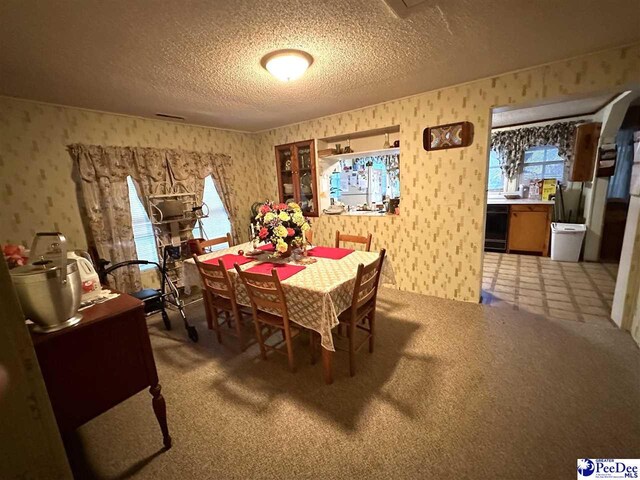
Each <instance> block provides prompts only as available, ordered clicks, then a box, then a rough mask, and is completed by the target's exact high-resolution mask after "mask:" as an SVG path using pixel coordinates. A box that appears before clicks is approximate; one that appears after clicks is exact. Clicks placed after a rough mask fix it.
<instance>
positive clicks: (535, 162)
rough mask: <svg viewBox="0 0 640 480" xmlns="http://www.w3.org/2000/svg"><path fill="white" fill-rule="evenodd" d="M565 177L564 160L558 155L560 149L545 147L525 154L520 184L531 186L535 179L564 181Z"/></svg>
mask: <svg viewBox="0 0 640 480" xmlns="http://www.w3.org/2000/svg"><path fill="white" fill-rule="evenodd" d="M563 175H564V160H563V159H562V157H560V156H559V155H558V147H555V146H553V145H544V146H542V147H533V148H530V149H529V150H527V151H525V152H524V162H523V164H522V173H521V174H520V183H522V184H524V185H529V182H530V181H531V180H535V179H540V180H542V179H550V178H555V179H556V180H562V178H563Z"/></svg>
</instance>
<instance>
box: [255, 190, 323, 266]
mask: <svg viewBox="0 0 640 480" xmlns="http://www.w3.org/2000/svg"><path fill="white" fill-rule="evenodd" d="M255 219H256V223H257V227H258V230H257V232H255V238H256V239H258V240H260V241H263V242H271V243H272V244H273V246H274V247H275V250H276V253H277V254H279V255H280V256H284V255H285V254H287V253H290V252H291V249H293V248H295V247H302V246H303V245H304V243H305V236H304V233H305V232H306V231H307V230H309V229H310V228H311V224H310V223H309V220H308V219H307V218H306V217H305V216H304V215H303V214H302V209H301V208H300V205H298V204H297V203H294V202H289V203H288V204H287V203H274V202H266V203H264V204H263V205H262V206H261V207H260V208H259V210H258V214H257V215H256V217H255Z"/></svg>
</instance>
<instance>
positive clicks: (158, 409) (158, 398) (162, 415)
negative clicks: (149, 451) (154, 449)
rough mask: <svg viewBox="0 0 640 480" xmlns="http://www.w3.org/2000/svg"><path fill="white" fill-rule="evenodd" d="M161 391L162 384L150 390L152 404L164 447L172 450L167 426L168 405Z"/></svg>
mask: <svg viewBox="0 0 640 480" xmlns="http://www.w3.org/2000/svg"><path fill="white" fill-rule="evenodd" d="M161 390H162V387H160V384H157V385H154V386H152V387H151V388H150V389H149V393H150V394H151V396H152V397H153V400H152V401H151V404H152V405H153V412H154V413H155V414H156V418H157V419H158V423H159V424H160V430H162V438H163V442H164V447H165V448H171V435H169V427H168V426H167V404H166V403H165V401H164V397H163V396H162V393H160V392H161Z"/></svg>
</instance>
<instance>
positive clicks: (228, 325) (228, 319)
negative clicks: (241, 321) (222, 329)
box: [224, 310, 231, 328]
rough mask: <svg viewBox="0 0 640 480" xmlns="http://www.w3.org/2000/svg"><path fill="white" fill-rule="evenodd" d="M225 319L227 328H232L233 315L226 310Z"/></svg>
mask: <svg viewBox="0 0 640 480" xmlns="http://www.w3.org/2000/svg"><path fill="white" fill-rule="evenodd" d="M224 319H225V320H226V321H227V327H229V328H231V315H229V312H227V311H226V310H225V311H224Z"/></svg>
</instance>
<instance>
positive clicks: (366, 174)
mask: <svg viewBox="0 0 640 480" xmlns="http://www.w3.org/2000/svg"><path fill="white" fill-rule="evenodd" d="M399 164H400V155H399V154H392V155H378V156H370V157H369V156H367V157H362V158H353V159H345V160H340V163H339V164H338V165H336V168H335V170H334V171H333V173H332V174H331V184H330V188H331V190H330V198H331V200H332V201H333V202H341V203H344V205H345V206H346V207H347V208H348V209H350V210H353V211H355V210H361V209H364V210H369V211H377V210H378V208H379V207H381V206H382V204H383V202H384V201H389V200H390V199H398V198H400V176H399Z"/></svg>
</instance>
